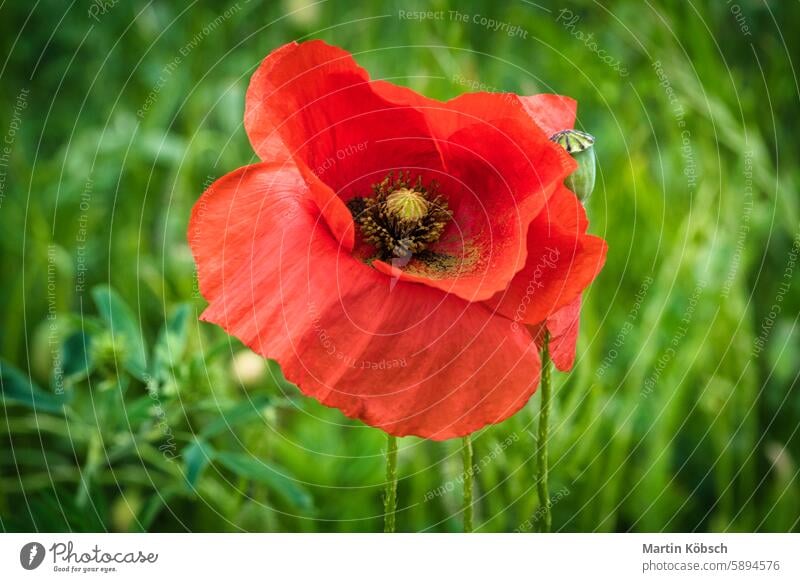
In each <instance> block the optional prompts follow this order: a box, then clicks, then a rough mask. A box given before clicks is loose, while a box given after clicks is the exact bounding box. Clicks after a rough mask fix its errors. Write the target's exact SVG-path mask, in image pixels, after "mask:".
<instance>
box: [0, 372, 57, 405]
mask: <svg viewBox="0 0 800 582" xmlns="http://www.w3.org/2000/svg"><path fill="white" fill-rule="evenodd" d="M0 394H2V397H3V402H4V403H6V404H10V403H15V404H21V405H22V406H27V407H29V408H33V409H34V410H36V411H38V412H51V413H60V412H63V409H64V405H65V404H67V403H68V402H69V398H68V397H67V395H66V393H65V395H63V396H60V395H58V394H52V393H50V392H45V391H44V390H42V389H41V388H39V386H38V385H36V383H34V381H33V380H31V379H30V378H29V377H28V376H27V375H26V374H24V373H23V372H21V371H20V370H18V369H16V368H15V367H14V366H12V365H11V364H9V363H8V362H5V361H3V360H0Z"/></svg>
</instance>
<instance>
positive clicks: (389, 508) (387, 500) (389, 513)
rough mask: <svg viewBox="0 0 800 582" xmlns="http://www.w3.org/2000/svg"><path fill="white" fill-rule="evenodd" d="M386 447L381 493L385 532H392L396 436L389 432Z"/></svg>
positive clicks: (395, 498)
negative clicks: (384, 480) (382, 490)
mask: <svg viewBox="0 0 800 582" xmlns="http://www.w3.org/2000/svg"><path fill="white" fill-rule="evenodd" d="M386 437H387V441H386V442H387V447H386V486H385V487H386V488H385V489H384V494H383V510H384V525H383V531H384V532H385V533H394V530H395V522H396V515H395V512H396V511H397V437H395V436H392V435H390V434H387V435H386Z"/></svg>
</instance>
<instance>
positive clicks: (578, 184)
mask: <svg viewBox="0 0 800 582" xmlns="http://www.w3.org/2000/svg"><path fill="white" fill-rule="evenodd" d="M550 141H552V142H555V143H557V144H558V145H560V146H561V147H563V148H564V149H565V150H567V153H569V155H571V156H572V158H573V159H574V160H575V161H576V162H578V169H577V170H575V171H574V172H573V173H572V174H570V175H569V176H567V179H566V180H564V185H565V186H566V187H567V188H569V189H570V190H572V191H573V192H575V195H576V196H577V197H578V199H579V200H580V201H581V202H586V201H587V200H588V199H589V196H590V195H591V193H592V190H594V178H595V166H596V165H597V160H596V159H595V154H594V137H593V136H591V135H589V134H588V133H585V132H583V131H578V130H577V129H565V130H564V131H559V132H557V133H554V134H553V135H552V136H550Z"/></svg>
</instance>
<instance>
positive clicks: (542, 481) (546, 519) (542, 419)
mask: <svg viewBox="0 0 800 582" xmlns="http://www.w3.org/2000/svg"><path fill="white" fill-rule="evenodd" d="M550 376H551V374H550V333H549V332H547V331H545V332H544V343H543V345H542V385H541V388H540V390H541V394H542V399H541V401H540V408H539V436H538V438H537V443H536V464H537V466H538V476H537V479H536V490H537V491H538V493H539V506H540V510H541V511H540V517H539V521H540V531H543V532H549V531H550V530H551V528H552V525H553V517H552V515H551V514H550V493H549V492H548V490H547V473H548V459H547V444H548V443H547V441H548V438H549V434H548V432H549V430H550V399H551V397H552V394H551V385H550Z"/></svg>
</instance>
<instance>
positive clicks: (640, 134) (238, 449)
mask: <svg viewBox="0 0 800 582" xmlns="http://www.w3.org/2000/svg"><path fill="white" fill-rule="evenodd" d="M732 6H733V5H732V4H731V3H724V2H717V3H700V4H697V3H694V4H686V3H684V2H677V1H675V2H666V3H658V5H652V4H647V3H639V2H634V1H630V2H622V1H619V2H611V3H610V4H609V5H608V6H601V5H600V4H596V3H594V2H589V1H581V2H575V3H571V4H569V5H568V6H567V7H564V6H561V5H550V4H547V5H546V3H544V2H540V3H538V4H536V3H531V2H524V1H519V2H508V3H506V2H490V1H488V0H486V1H482V2H477V1H475V2H469V3H456V2H452V3H450V2H445V1H433V2H427V3H423V2H415V1H409V2H405V1H403V2H371V3H353V2H345V1H344V0H331V1H327V2H326V1H322V2H319V3H316V4H312V3H310V2H304V1H302V0H289V1H285V2H268V3H267V2H265V3H259V2H256V1H251V2H247V1H245V0H240V1H239V2H234V1H227V0H226V2H202V3H201V2H193V3H188V4H181V3H166V2H157V3H156V2H118V3H116V2H113V1H106V2H102V1H97V2H94V3H90V2H78V3H60V2H55V1H45V2H39V3H36V4H35V5H32V4H28V3H22V2H12V3H4V4H3V5H2V7H0V14H2V18H0V29H2V38H3V39H4V42H3V54H2V57H3V65H2V68H0V76H2V81H3V82H2V89H1V90H0V100H1V101H2V107H0V111H2V114H1V115H2V117H0V132H3V134H4V137H3V139H4V140H5V141H4V143H2V144H0V146H2V147H4V148H5V150H2V151H0V154H2V157H1V158H0V170H2V182H0V188H2V190H0V232H2V236H1V237H0V249H2V250H1V251H0V252H1V253H2V254H0V261H1V262H2V265H1V266H2V273H3V284H2V285H0V310H2V319H0V321H2V325H1V326H0V354H2V360H0V379H1V380H2V390H3V402H2V404H3V406H2V420H0V525H1V526H2V529H3V530H6V531H25V530H54V531H61V530H73V531H96V530H101V531H102V530H113V531H139V530H152V531H183V530H193V531H238V530H257V531H365V530H366V531H380V529H381V527H382V526H381V524H382V502H381V488H382V484H383V459H382V449H383V447H384V446H385V441H384V438H383V435H382V434H381V433H380V432H378V431H377V430H373V429H370V428H369V427H365V426H362V425H360V424H358V423H355V422H352V421H349V420H347V419H345V418H344V417H343V416H342V415H341V414H340V413H338V411H335V410H331V409H328V408H325V407H322V406H320V405H318V404H317V403H316V402H314V401H312V400H311V399H308V398H304V397H302V396H301V395H300V394H299V392H298V391H297V390H296V388H294V387H293V386H291V385H290V384H288V383H287V382H286V381H285V379H284V378H283V377H282V375H281V373H280V370H279V368H278V367H277V366H276V365H275V364H274V363H269V364H265V363H264V362H263V361H261V360H259V359H258V358H256V359H253V358H252V357H250V355H249V354H248V353H247V352H246V351H244V350H243V348H242V346H241V345H239V344H237V343H235V341H234V340H231V339H230V338H229V337H227V336H226V335H225V334H224V333H222V332H221V331H220V330H219V329H216V328H214V327H212V326H209V325H207V324H202V323H199V322H198V320H197V316H198V315H199V313H200V312H201V311H202V309H203V306H204V302H203V300H202V298H200V297H199V295H198V293H197V290H196V282H195V277H194V270H193V263H192V259H191V255H190V253H189V250H188V247H187V244H186V235H185V232H186V225H187V219H188V215H189V211H190V209H191V207H192V204H193V203H194V201H195V200H196V199H197V198H198V196H199V195H200V193H201V192H202V191H203V189H204V188H205V187H206V186H207V185H208V184H209V183H210V181H211V180H213V179H214V178H216V177H219V176H220V175H222V174H224V173H226V172H228V171H230V170H233V169H235V168H236V167H239V166H241V165H244V164H247V163H250V162H252V161H254V160H255V157H254V154H253V152H252V150H251V148H250V147H249V144H248V142H247V138H246V136H245V132H244V129H243V127H242V114H243V102H244V92H245V90H246V87H247V82H248V78H249V75H250V74H251V73H252V71H253V70H254V68H255V67H256V66H257V64H258V63H259V61H260V59H261V58H263V57H264V56H265V55H266V54H267V53H269V52H270V51H271V50H272V49H274V48H276V47H277V46H279V45H281V44H283V43H285V42H287V41H290V40H292V39H305V38H322V39H325V40H327V41H329V42H331V43H334V44H338V45H341V46H343V47H344V48H346V49H348V50H350V51H352V52H353V53H355V54H356V58H357V59H358V60H359V62H360V63H361V64H362V65H363V66H364V67H365V68H367V70H369V71H370V72H371V74H372V75H373V77H376V78H387V79H390V80H392V81H393V82H396V83H399V84H404V85H408V86H410V87H412V88H414V89H416V90H419V91H422V92H424V93H426V94H428V95H430V96H433V97H438V98H449V97H453V96H455V95H458V94H460V93H462V92H464V91H468V90H474V89H476V88H482V89H485V90H490V91H513V92H519V93H536V92H547V91H552V92H558V93H562V94H566V95H571V96H574V97H575V98H577V99H578V100H579V102H580V108H579V127H581V128H583V129H585V130H587V131H589V132H591V133H592V134H594V135H595V136H597V138H598V146H597V154H598V163H599V168H598V184H597V189H596V190H595V193H594V194H593V196H592V198H591V199H590V201H589V213H590V216H591V221H592V226H591V230H592V231H593V232H594V233H596V234H599V235H602V236H604V237H605V238H606V239H607V240H608V242H609V244H610V249H611V251H610V254H609V258H608V263H607V265H606V267H605V269H604V271H603V272H602V274H601V275H600V277H599V278H598V280H597V281H596V282H595V284H594V285H593V286H592V288H591V289H590V291H589V293H588V294H587V298H586V308H585V310H584V315H583V320H582V331H581V341H580V345H579V348H580V349H579V359H578V363H577V366H576V368H575V370H574V371H573V372H572V373H571V374H569V375H564V374H557V375H556V406H555V410H554V413H553V419H554V420H553V423H554V427H553V442H552V444H551V459H552V469H551V473H552V482H551V491H552V492H553V493H554V496H555V497H554V499H555V501H554V507H553V512H554V529H556V530H566V531H572V530H577V531H615V530H623V531H625V530H634V531H660V530H666V531H684V530H700V531H787V530H795V531H796V530H798V529H799V528H798V518H799V517H800V484H798V468H797V462H798V460H799V459H800V437H799V436H798V434H797V432H798V419H800V394H798V382H797V380H798V371H799V370H800V367H799V366H798V364H797V362H798V348H800V334H799V333H798V327H797V317H798V315H797V314H798V312H799V311H800V293H798V285H800V282H799V281H798V277H797V274H796V272H797V267H796V266H795V267H794V270H792V269H790V268H788V267H790V266H791V262H790V261H791V257H792V252H796V251H797V247H796V246H795V247H793V244H796V242H797V239H796V237H797V236H798V224H799V222H800V221H799V220H798V217H799V216H800V215H799V214H798V203H799V199H798V196H797V186H798V175H799V174H798V169H797V164H796V160H797V159H798V155H799V154H800V152H798V140H797V135H796V119H797V114H798V97H799V95H800V94H799V93H798V82H797V75H796V71H794V70H793V69H792V68H791V62H790V55H794V56H795V57H796V56H797V55H798V54H800V47H799V46H798V37H797V35H796V34H794V32H793V31H792V30H789V29H788V27H790V26H791V25H792V23H797V22H800V5H798V4H797V3H796V2H784V3H769V4H767V3H763V2H757V1H755V0H738V4H736V5H735V6H736V7H737V8H738V9H739V11H738V12H736V11H735V10H734V9H733V8H732ZM415 10H440V11H443V12H442V18H439V19H424V20H415V19H410V18H407V17H406V16H405V15H406V14H407V13H408V12H411V11H415ZM451 10H457V11H459V12H460V13H461V14H462V15H466V16H467V17H466V21H464V18H458V17H455V16H454V15H452V13H450V12H449V11H451ZM563 10H567V11H568V12H563ZM401 11H402V16H401ZM476 15H477V16H478V17H486V18H490V19H494V20H496V21H498V22H501V23H508V27H505V28H504V29H498V30H491V29H490V28H488V27H487V26H485V25H483V24H481V23H480V18H478V19H477V20H478V21H477V22H476V19H475V16H476ZM576 16H577V17H578V18H577V19H575V17H576ZM737 17H738V19H737ZM512 26H517V27H518V30H519V32H517V33H514V34H509V31H510V30H511V28H510V27H512ZM748 33H749V34H748ZM589 35H592V36H591V37H590V36H589ZM604 59H605V60H604ZM796 60H797V59H796V58H795V61H796ZM623 72H624V73H626V74H624V75H623V74H622V73H623ZM787 268H788V270H787ZM786 283H789V284H790V287H789V288H788V290H787V289H786V287H785V286H784V287H781V285H785V284H786ZM782 289H783V291H782ZM776 305H777V306H778V307H777V309H776V308H775V307H774V306H776ZM537 401H538V397H535V398H534V400H533V401H532V402H531V403H530V404H529V406H528V407H526V409H524V410H523V411H521V412H520V413H519V414H517V415H516V416H515V417H513V418H512V419H510V420H508V421H507V422H505V423H503V424H502V425H499V426H497V427H493V428H491V429H488V430H485V431H482V432H481V433H480V434H479V435H476V437H475V444H474V446H475V460H476V463H478V464H479V467H480V472H479V473H478V474H477V477H476V492H475V499H476V525H477V526H478V528H479V530H480V531H511V530H515V529H518V528H522V529H526V528H527V526H526V522H527V520H529V519H530V517H531V516H532V515H533V514H534V512H535V511H536V509H537V502H536V500H535V495H534V489H533V474H534V467H533V457H532V455H533V451H534V445H533V437H532V435H531V432H532V429H533V428H534V427H535V422H536V408H535V404H537ZM400 447H401V450H400V475H401V481H400V484H399V504H400V512H399V515H398V528H399V529H400V530H410V531H419V530H436V531H458V530H459V529H460V516H459V503H460V491H459V479H458V475H459V471H460V461H459V458H460V457H459V443H458V442H447V443H433V442H426V441H422V440H419V439H413V438H406V439H401V441H400Z"/></svg>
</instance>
